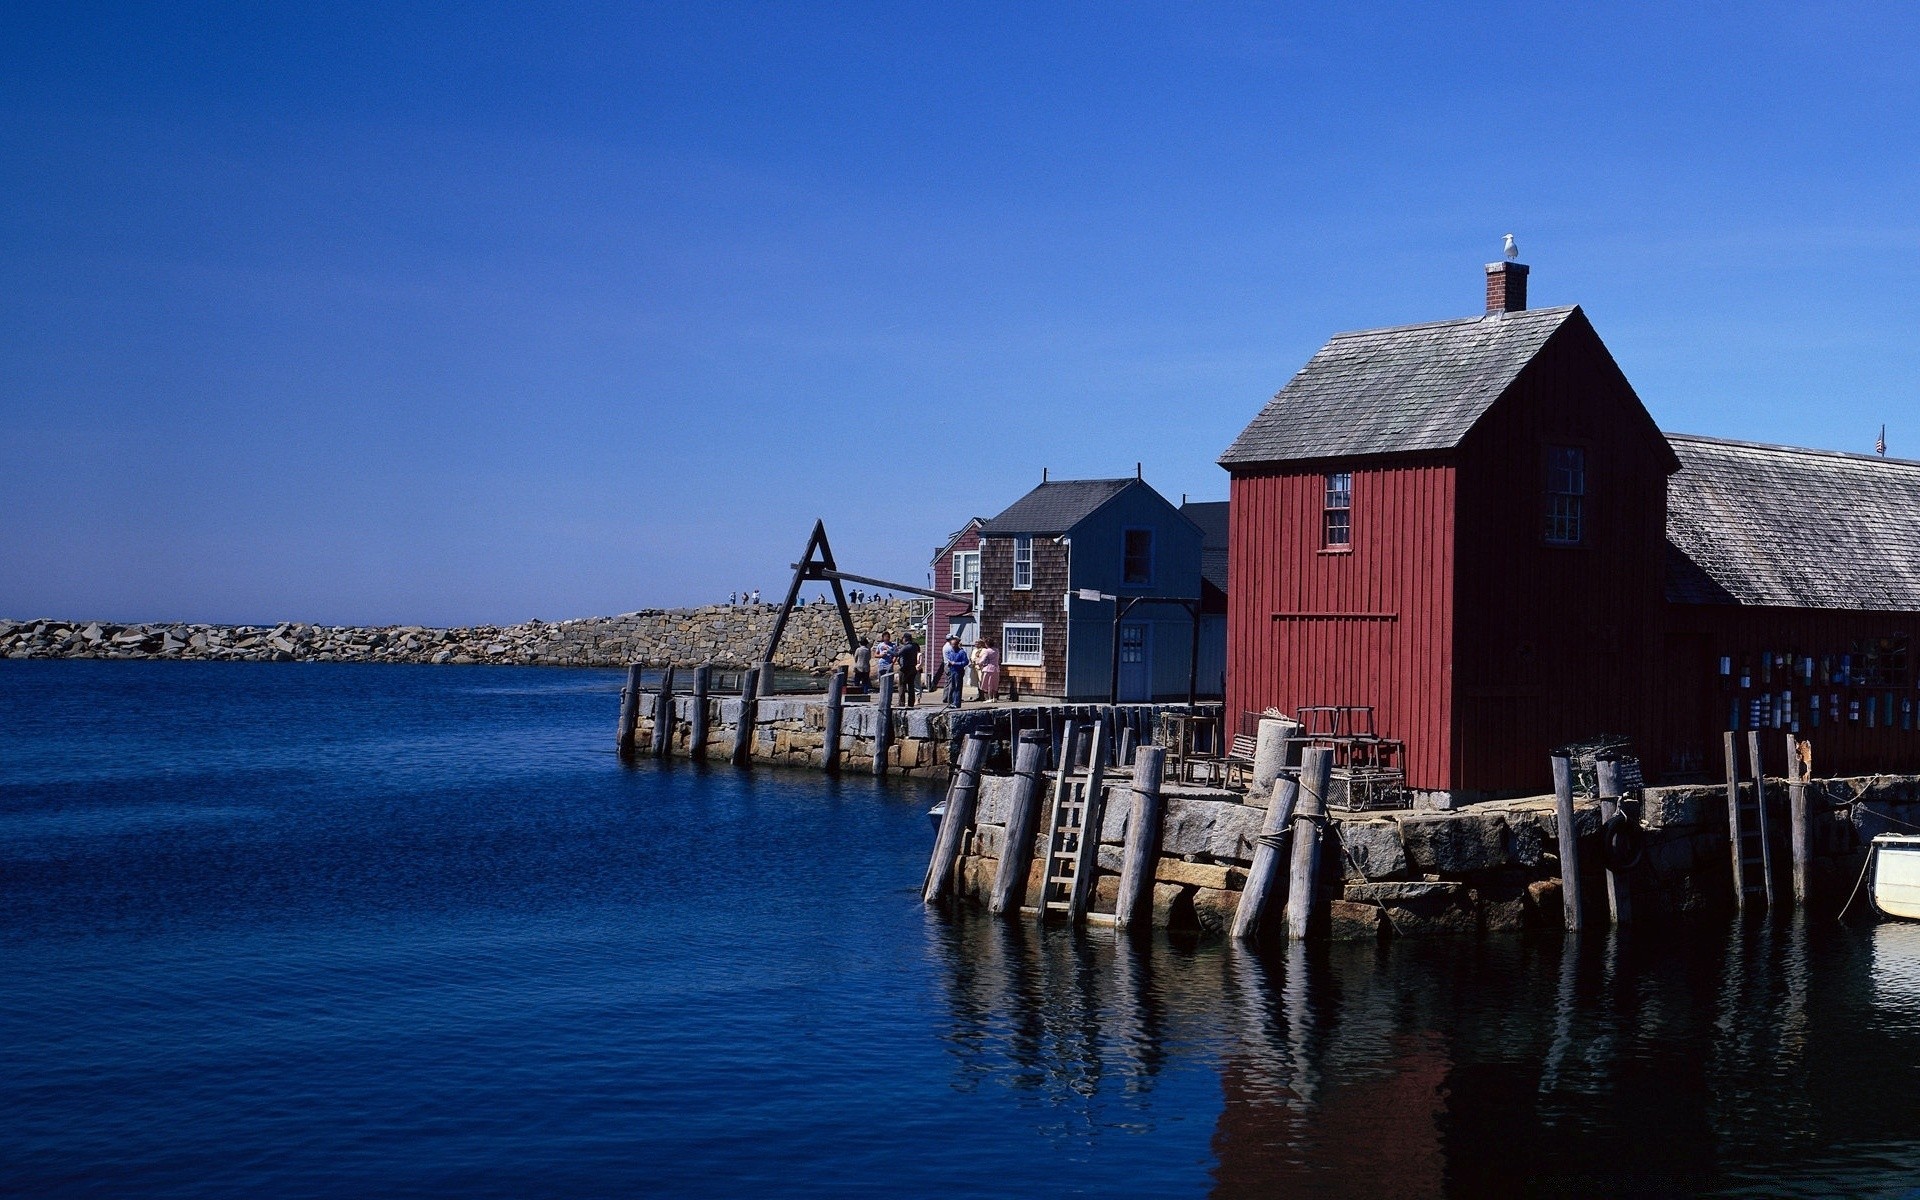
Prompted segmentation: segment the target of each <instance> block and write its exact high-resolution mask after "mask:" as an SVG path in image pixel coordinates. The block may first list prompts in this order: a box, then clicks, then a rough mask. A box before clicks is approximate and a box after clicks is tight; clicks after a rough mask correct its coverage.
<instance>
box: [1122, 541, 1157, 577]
mask: <svg viewBox="0 0 1920 1200" xmlns="http://www.w3.org/2000/svg"><path fill="white" fill-rule="evenodd" d="M1124 538H1125V543H1124V549H1123V552H1122V555H1121V564H1120V580H1121V582H1122V583H1129V584H1135V585H1139V586H1145V585H1147V584H1151V583H1152V582H1153V530H1151V529H1129V530H1127V531H1126V533H1125V535H1124Z"/></svg>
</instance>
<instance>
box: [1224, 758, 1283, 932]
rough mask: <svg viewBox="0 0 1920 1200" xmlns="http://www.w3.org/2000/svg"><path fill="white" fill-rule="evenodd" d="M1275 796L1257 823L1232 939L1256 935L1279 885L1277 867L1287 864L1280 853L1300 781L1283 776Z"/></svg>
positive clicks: (1279, 779) (1280, 778)
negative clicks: (1250, 863) (1262, 817)
mask: <svg viewBox="0 0 1920 1200" xmlns="http://www.w3.org/2000/svg"><path fill="white" fill-rule="evenodd" d="M1274 782H1275V783H1276V784H1277V785H1278V789H1277V791H1276V792H1275V794H1274V795H1273V796H1272V797H1271V798H1270V799H1269V800H1268V802H1267V819H1266V820H1265V821H1263V822H1261V824H1260V840H1259V842H1257V843H1256V844H1255V845H1254V848H1253V866H1252V867H1251V868H1249V869H1248V871H1247V886H1246V889H1245V890H1244V891H1242V892H1241V893H1240V904H1239V907H1237V908H1235V909H1234V910H1233V936H1234V938H1235V939H1236V940H1238V941H1243V942H1244V941H1251V940H1252V939H1254V938H1257V937H1259V936H1260V919H1261V917H1263V916H1265V915H1266V911H1267V905H1268V904H1269V903H1271V902H1272V898H1273V889H1274V885H1275V884H1277V883H1279V882H1280V864H1281V863H1283V862H1285V861H1287V860H1286V858H1283V857H1282V856H1281V853H1280V847H1281V846H1282V845H1283V844H1285V842H1286V840H1287V837H1288V834H1289V831H1290V828H1291V826H1292V823H1293V808H1294V805H1295V804H1297V803H1299V800H1300V781H1299V780H1298V779H1296V778H1295V777H1293V776H1291V775H1283V776H1280V777H1279V778H1277V779H1276V780H1275V781H1274Z"/></svg>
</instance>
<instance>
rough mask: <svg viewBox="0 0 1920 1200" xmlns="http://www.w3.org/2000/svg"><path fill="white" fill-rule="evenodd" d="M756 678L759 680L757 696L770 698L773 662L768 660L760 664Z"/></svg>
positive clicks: (771, 693)
mask: <svg viewBox="0 0 1920 1200" xmlns="http://www.w3.org/2000/svg"><path fill="white" fill-rule="evenodd" d="M756 677H757V678H758V679H759V680H760V691H759V693H758V694H759V695H762V696H772V695H773V660H772V659H770V658H769V659H766V660H764V661H762V662H761V664H760V668H759V671H758V673H757V676H756Z"/></svg>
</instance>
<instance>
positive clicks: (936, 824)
mask: <svg viewBox="0 0 1920 1200" xmlns="http://www.w3.org/2000/svg"><path fill="white" fill-rule="evenodd" d="M946 819H947V802H946V800H945V799H944V798H943V799H942V800H941V801H940V803H938V804H936V805H934V806H933V807H932V808H930V809H928V810H927V820H929V821H932V822H933V831H934V832H935V833H939V832H940V823H941V822H942V821H944V820H946ZM1915 840H1920V839H1915Z"/></svg>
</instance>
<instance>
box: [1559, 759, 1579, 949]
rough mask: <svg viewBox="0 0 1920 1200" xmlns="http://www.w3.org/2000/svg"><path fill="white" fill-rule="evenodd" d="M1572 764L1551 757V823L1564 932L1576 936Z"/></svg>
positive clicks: (1576, 839)
mask: <svg viewBox="0 0 1920 1200" xmlns="http://www.w3.org/2000/svg"><path fill="white" fill-rule="evenodd" d="M1573 820H1574V819H1573V763H1571V762H1570V761H1568V759H1567V756H1566V755H1564V754H1556V755H1554V756H1553V823H1554V826H1555V832H1557V833H1558V834H1559V835H1560V911H1561V913H1562V914H1563V915H1565V917H1566V919H1567V930H1568V931H1569V932H1571V933H1578V932H1580V926H1581V923H1582V919H1581V915H1580V830H1579V829H1578V827H1576V826H1575V825H1574V823H1573Z"/></svg>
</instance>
